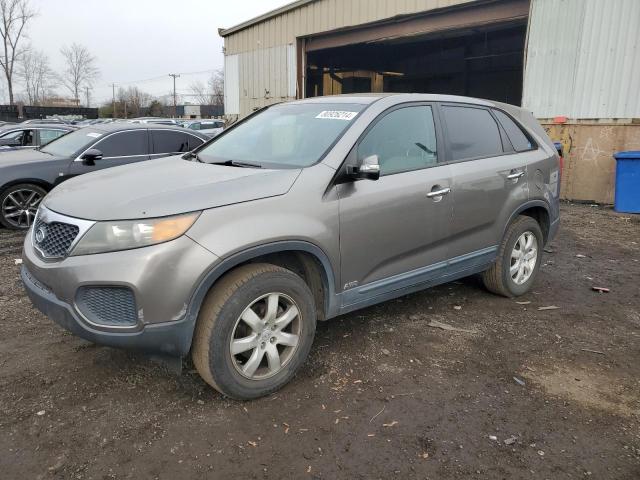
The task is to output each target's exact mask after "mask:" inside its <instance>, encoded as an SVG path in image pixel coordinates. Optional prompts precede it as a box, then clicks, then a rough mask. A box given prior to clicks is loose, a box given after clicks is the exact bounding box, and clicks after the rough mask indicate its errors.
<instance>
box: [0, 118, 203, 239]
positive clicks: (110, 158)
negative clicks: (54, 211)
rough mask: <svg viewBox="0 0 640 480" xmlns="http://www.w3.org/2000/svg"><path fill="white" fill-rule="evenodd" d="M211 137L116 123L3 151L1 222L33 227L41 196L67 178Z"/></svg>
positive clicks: (180, 148) (156, 155)
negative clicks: (36, 146) (40, 144)
mask: <svg viewBox="0 0 640 480" xmlns="http://www.w3.org/2000/svg"><path fill="white" fill-rule="evenodd" d="M207 140H208V138H207V137H206V136H204V135H202V134H200V133H198V132H191V131H187V130H185V129H184V128H181V127H167V126H164V125H146V124H131V123H127V124H118V123H112V124H107V125H94V126H90V127H85V128H82V129H80V130H76V131H74V132H71V133H69V134H67V135H64V136H62V137H60V138H58V139H56V140H54V141H52V142H51V143H49V144H48V145H46V146H44V147H42V148H40V149H38V150H18V151H13V152H7V153H4V154H2V155H0V182H1V184H0V223H1V224H2V225H4V226H5V227H7V228H12V229H16V230H22V229H27V228H29V226H30V225H31V222H32V221H33V218H34V216H35V213H36V211H37V209H38V205H39V204H40V201H41V200H42V198H44V196H45V195H46V194H47V192H48V191H49V190H51V189H52V188H53V187H55V186H56V185H58V184H59V183H60V182H63V181H64V180H66V179H68V178H71V177H74V176H76V175H82V174H83V173H88V172H93V171H96V170H100V169H103V168H109V167H116V166H119V165H125V164H127V163H133V162H140V161H144V160H151V159H154V158H160V157H167V156H169V155H174V154H180V153H184V152H188V151H190V150H193V149H194V148H196V147H198V146H200V145H202V144H203V143H204V142H206V141H207Z"/></svg>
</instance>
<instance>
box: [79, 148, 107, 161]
mask: <svg viewBox="0 0 640 480" xmlns="http://www.w3.org/2000/svg"><path fill="white" fill-rule="evenodd" d="M81 158H82V163H84V164H85V165H95V161H96V160H102V152H101V151H100V150H98V149H97V148H90V149H89V150H87V151H86V152H84V155H82V157H81Z"/></svg>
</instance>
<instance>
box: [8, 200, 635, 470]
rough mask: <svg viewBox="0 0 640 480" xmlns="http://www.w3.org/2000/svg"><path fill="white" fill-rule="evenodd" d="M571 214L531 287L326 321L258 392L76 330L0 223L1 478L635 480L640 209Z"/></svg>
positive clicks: (414, 299) (423, 296) (443, 297)
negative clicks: (514, 294) (35, 295)
mask: <svg viewBox="0 0 640 480" xmlns="http://www.w3.org/2000/svg"><path fill="white" fill-rule="evenodd" d="M562 214H563V217H562V229H561V232H560V234H559V236H558V237H557V238H556V240H555V241H554V242H553V244H552V245H551V248H550V250H549V252H547V253H545V256H544V264H543V267H542V270H541V272H540V276H539V277H538V280H537V284H536V285H535V288H534V291H533V292H532V293H531V294H529V295H526V296H525V297H523V298H519V299H517V301H516V300H509V299H505V298H500V297H497V296H494V295H490V294H489V293H487V292H486V291H484V290H483V289H482V287H481V285H480V283H479V282H478V280H477V279H475V278H471V279H466V280H464V281H462V282H456V283H453V284H448V285H443V286H440V287H438V288H434V289H431V290H428V291H425V292H422V293H418V294H414V295H410V296H407V297H404V298H402V299H398V300H395V301H390V302H387V303H384V304H382V305H378V306H375V307H371V308H368V309H366V310H363V311H360V312H355V313H353V314H350V315H346V316H344V317H341V318H338V319H336V320H333V321H330V322H327V323H324V324H321V325H319V328H318V335H317V338H316V341H315V343H314V347H313V350H312V354H311V357H310V359H309V361H308V362H307V364H306V366H305V368H304V369H303V371H302V372H301V373H300V374H299V375H298V377H297V378H296V379H295V380H294V381H293V382H292V383H291V384H290V385H288V386H287V387H286V388H285V389H284V390H282V391H281V392H278V393H277V394H274V395H273V396H271V397H268V398H264V399H261V400H258V401H254V402H245V403H242V402H235V401H230V400H228V399H225V398H223V397H221V396H220V395H219V394H218V393H216V392H215V391H213V390H211V389H210V388H209V387H208V386H207V385H206V384H205V383H204V382H203V381H202V380H200V378H199V377H198V375H197V374H196V373H195V371H193V367H192V366H190V365H187V366H186V369H185V372H184V373H183V374H182V375H180V376H176V375H175V374H172V373H170V372H168V371H166V370H164V369H163V368H161V367H159V366H158V365H156V364H155V363H153V362H150V361H149V360H148V359H146V358H143V357H140V356H137V355H134V354H131V353H128V352H124V351H119V350H114V349H111V348H106V347H100V346H95V345H91V344H89V343H87V342H85V341H83V340H80V339H78V338H76V337H73V336H72V335H70V334H67V333H65V332H64V331H62V330H61V329H60V328H58V327H57V326H55V325H54V324H53V323H52V322H50V321H49V320H48V319H47V318H45V317H44V316H43V315H41V314H40V313H38V312H37V311H36V310H35V309H34V308H33V307H32V306H31V304H30V302H29V300H28V298H27V297H26V296H25V294H24V293H23V290H22V287H21V284H20V280H19V276H18V269H19V267H18V266H16V265H15V262H14V260H15V259H16V258H18V257H19V256H20V250H21V241H22V236H21V235H19V234H15V233H11V232H8V231H6V230H2V231H0V472H1V473H0V478H3V479H30V478H45V479H48V478H64V479H69V478H78V479H89V478H93V479H107V478H134V479H141V478H145V479H146V478H159V479H178V478H179V479H188V478H202V479H217V478H225V479H226V478H237V479H245V478H247V479H252V478H287V479H288V478H303V479H304V478H310V479H312V478H323V479H343V478H344V479H360V478H362V479H376V478H380V479H389V478H399V479H405V478H417V479H462V478H473V479H475V478H477V479H502V478H504V479H507V478H508V479H518V478H535V479H564V478H574V479H577V478H583V477H588V476H591V477H592V478H597V479H638V478H640V219H639V218H637V217H631V216H629V215H620V214H616V213H614V212H612V211H611V210H610V209H605V208H600V207H590V206H580V205H564V206H563V211H562ZM583 255H584V257H582V256H583ZM593 286H604V287H608V288H610V289H611V292H610V293H596V292H594V291H592V287H593ZM518 302H520V303H518ZM523 302H530V303H527V304H524V303H523ZM547 306H556V307H559V308H557V309H553V310H539V307H547ZM432 320H437V321H439V322H443V323H446V324H449V325H452V326H455V327H457V328H460V329H463V330H467V331H466V332H461V331H447V330H442V329H438V328H433V327H430V326H428V324H429V323H430V322H431V321H432Z"/></svg>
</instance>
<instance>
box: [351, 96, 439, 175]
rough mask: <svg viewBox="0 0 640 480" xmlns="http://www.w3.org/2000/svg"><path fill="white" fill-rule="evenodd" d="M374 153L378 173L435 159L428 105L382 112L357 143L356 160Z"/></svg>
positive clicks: (418, 166)
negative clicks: (380, 116) (377, 164)
mask: <svg viewBox="0 0 640 480" xmlns="http://www.w3.org/2000/svg"><path fill="white" fill-rule="evenodd" d="M371 155H377V156H378V161H379V162H380V173H381V175H392V174H394V173H400V172H408V171H411V170H419V169H422V168H427V167H431V166H433V165H435V164H436V163H437V162H438V156H437V145H436V131H435V125H434V121H433V112H432V110H431V107H430V106H426V105H421V106H415V107H404V108H400V109H398V110H394V111H392V112H391V113H388V114H387V115H385V116H384V117H383V118H382V119H381V120H380V121H379V122H377V123H376V124H375V125H374V126H373V127H372V128H371V130H369V132H368V133H367V135H366V136H365V137H364V139H363V140H362V141H361V142H360V144H359V145H358V159H359V160H362V159H364V158H366V157H368V156H371Z"/></svg>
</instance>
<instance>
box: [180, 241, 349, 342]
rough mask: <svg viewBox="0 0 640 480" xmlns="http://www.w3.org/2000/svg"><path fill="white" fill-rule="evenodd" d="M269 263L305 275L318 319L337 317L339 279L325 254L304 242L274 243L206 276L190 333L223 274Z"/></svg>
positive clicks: (192, 307)
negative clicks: (336, 277) (336, 288)
mask: <svg viewBox="0 0 640 480" xmlns="http://www.w3.org/2000/svg"><path fill="white" fill-rule="evenodd" d="M265 262H266V263H272V264H274V265H279V266H283V267H285V268H288V269H290V270H292V271H294V272H295V273H297V274H299V275H301V276H302V278H303V279H304V280H305V282H306V283H307V285H308V286H309V288H310V289H311V291H312V293H313V294H314V298H316V304H317V305H316V309H317V311H318V315H319V317H318V320H325V319H328V318H330V317H332V316H334V315H335V314H336V312H337V310H338V308H337V305H336V303H335V302H336V300H335V299H336V295H335V276H334V273H333V268H332V267H331V262H330V261H329V257H328V256H327V255H326V254H325V253H324V251H323V250H322V249H321V248H320V247H318V246H317V245H314V244H312V243H309V242H304V241H283V242H274V243H269V244H265V245H259V246H256V247H252V248H249V249H246V250H243V251H241V252H238V253H235V254H233V255H231V256H230V257H227V258H225V259H224V260H222V262H220V263H218V264H216V265H215V266H214V267H213V268H211V269H210V270H209V271H208V272H207V273H206V274H205V275H204V277H203V278H202V279H201V280H200V282H199V284H198V286H197V287H196V289H195V291H194V293H193V294H192V297H191V300H190V302H189V306H188V309H187V318H188V319H189V321H190V323H191V325H192V328H191V332H190V334H191V335H192V334H193V330H194V328H195V323H196V320H197V318H198V314H199V312H200V309H201V307H202V303H203V301H204V298H205V296H206V295H207V293H208V292H209V291H210V290H211V288H212V287H213V286H214V285H215V284H216V282H217V281H218V280H219V279H220V278H221V277H222V276H223V275H225V274H226V273H228V272H230V271H231V270H233V269H234V268H236V267H239V266H241V265H246V264H248V263H265ZM318 300H320V302H318ZM318 303H319V304H318Z"/></svg>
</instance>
